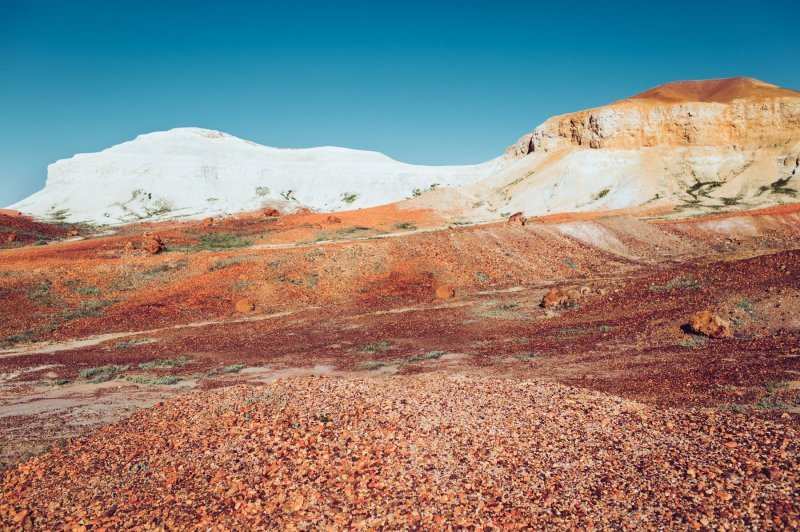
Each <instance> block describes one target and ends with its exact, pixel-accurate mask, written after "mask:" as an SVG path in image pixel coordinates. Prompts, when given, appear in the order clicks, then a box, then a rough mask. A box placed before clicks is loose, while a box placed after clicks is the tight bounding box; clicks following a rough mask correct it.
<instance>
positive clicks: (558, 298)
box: [541, 286, 581, 308]
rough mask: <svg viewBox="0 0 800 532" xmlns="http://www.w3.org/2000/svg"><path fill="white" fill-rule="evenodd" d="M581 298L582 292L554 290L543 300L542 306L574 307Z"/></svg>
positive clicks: (570, 289) (560, 288) (564, 289)
mask: <svg viewBox="0 0 800 532" xmlns="http://www.w3.org/2000/svg"><path fill="white" fill-rule="evenodd" d="M580 298H581V292H580V291H579V290H576V289H574V288H562V287H558V286H557V287H555V288H552V289H551V290H550V291H549V292H547V294H545V296H544V297H543V298H542V303H541V306H542V307H544V308H551V307H563V306H567V305H573V304H575V303H577V302H578V300H580Z"/></svg>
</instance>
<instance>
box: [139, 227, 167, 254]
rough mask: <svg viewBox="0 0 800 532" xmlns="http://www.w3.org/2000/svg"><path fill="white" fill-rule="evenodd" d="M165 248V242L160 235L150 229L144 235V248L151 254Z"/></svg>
mask: <svg viewBox="0 0 800 532" xmlns="http://www.w3.org/2000/svg"><path fill="white" fill-rule="evenodd" d="M163 249H164V242H163V241H162V240H161V237H160V236H158V235H157V234H155V233H151V232H149V231H148V232H146V233H144V234H143V235H142V250H144V251H145V252H147V253H149V254H150V255H155V254H157V253H161V251H162V250H163Z"/></svg>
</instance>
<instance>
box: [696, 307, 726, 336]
mask: <svg viewBox="0 0 800 532" xmlns="http://www.w3.org/2000/svg"><path fill="white" fill-rule="evenodd" d="M689 329H691V330H692V332H695V333H698V334H704V335H706V336H708V337H709V338H732V337H733V328H732V327H731V322H729V321H728V320H725V319H722V318H721V317H719V316H718V315H716V314H714V313H713V312H711V311H708V310H701V311H700V312H695V313H694V314H693V315H692V317H691V318H689Z"/></svg>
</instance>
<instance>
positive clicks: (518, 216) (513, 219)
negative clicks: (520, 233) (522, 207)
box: [508, 211, 528, 225]
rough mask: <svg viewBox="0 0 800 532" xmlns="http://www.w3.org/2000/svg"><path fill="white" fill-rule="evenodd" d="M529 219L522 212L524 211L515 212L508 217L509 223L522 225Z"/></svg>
mask: <svg viewBox="0 0 800 532" xmlns="http://www.w3.org/2000/svg"><path fill="white" fill-rule="evenodd" d="M527 221H528V219H527V218H525V216H524V215H523V214H522V212H521V211H520V212H515V213H514V214H512V215H511V216H509V218H508V223H518V224H520V225H525V222H527Z"/></svg>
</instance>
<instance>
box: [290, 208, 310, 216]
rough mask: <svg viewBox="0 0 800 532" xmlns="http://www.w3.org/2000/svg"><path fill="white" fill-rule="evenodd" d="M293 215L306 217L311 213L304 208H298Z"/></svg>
mask: <svg viewBox="0 0 800 532" xmlns="http://www.w3.org/2000/svg"><path fill="white" fill-rule="evenodd" d="M294 213H295V214H299V215H300V216H306V215H308V214H313V213H312V212H311V209H306V208H305V207H300V208H299V209H297V210H296V211H294Z"/></svg>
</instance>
